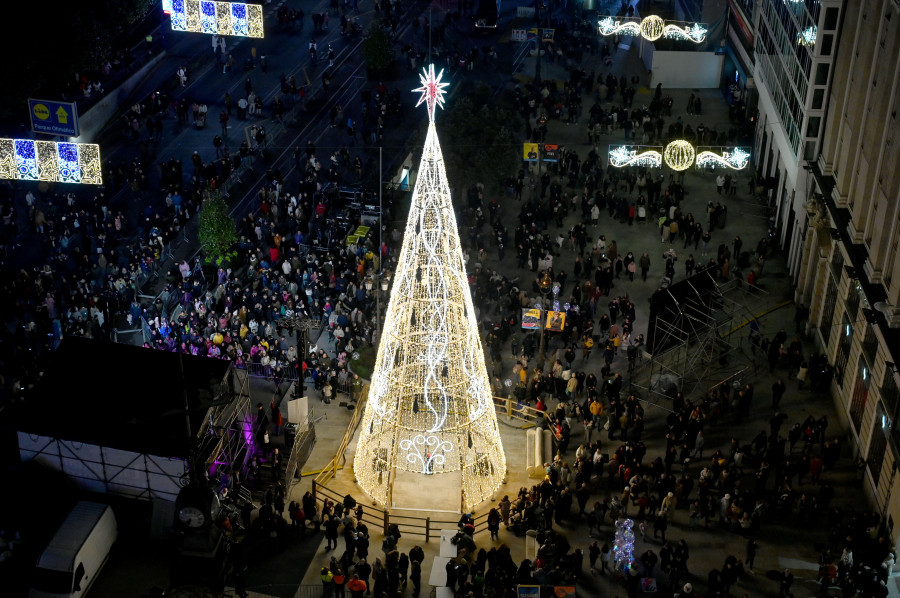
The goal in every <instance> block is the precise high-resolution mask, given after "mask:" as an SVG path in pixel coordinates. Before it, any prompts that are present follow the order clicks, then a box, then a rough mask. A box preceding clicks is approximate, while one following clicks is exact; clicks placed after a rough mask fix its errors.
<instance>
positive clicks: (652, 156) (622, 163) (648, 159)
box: [609, 145, 662, 168]
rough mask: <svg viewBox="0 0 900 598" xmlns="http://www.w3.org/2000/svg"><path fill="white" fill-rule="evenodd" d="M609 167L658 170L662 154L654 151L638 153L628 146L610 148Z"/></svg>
mask: <svg viewBox="0 0 900 598" xmlns="http://www.w3.org/2000/svg"><path fill="white" fill-rule="evenodd" d="M660 149H662V148H660ZM609 165H610V166H613V167H615V168H624V167H626V166H645V167H648V168H659V167H660V166H662V153H660V152H659V151H657V150H655V149H650V150H645V151H643V152H640V153H638V150H636V149H634V148H633V146H628V145H617V146H615V147H612V146H611V147H610V150H609Z"/></svg>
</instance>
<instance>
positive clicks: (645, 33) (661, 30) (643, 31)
mask: <svg viewBox="0 0 900 598" xmlns="http://www.w3.org/2000/svg"><path fill="white" fill-rule="evenodd" d="M597 27H598V29H599V30H600V35H630V36H633V37H637V36H641V37H643V38H644V39H646V40H649V41H651V42H653V41H656V40H658V39H659V38H661V37H664V38H666V39H674V40H683V41H690V42H694V43H695V44H699V43H700V42H702V41H704V40H705V39H706V33H707V31H708V28H707V26H706V25H704V24H703V23H686V22H684V21H664V20H663V19H662V18H661V17H658V16H656V15H650V16H648V17H644V18H643V19H642V20H640V21H638V20H637V19H628V18H622V19H619V18H615V17H604V18H603V19H600V21H598V23H597Z"/></svg>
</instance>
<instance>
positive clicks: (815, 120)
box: [806, 116, 822, 137]
mask: <svg viewBox="0 0 900 598" xmlns="http://www.w3.org/2000/svg"><path fill="white" fill-rule="evenodd" d="M821 125H822V117H821V116H810V117H809V121H808V122H807V123H806V136H807V137H818V136H819V127H820V126H821Z"/></svg>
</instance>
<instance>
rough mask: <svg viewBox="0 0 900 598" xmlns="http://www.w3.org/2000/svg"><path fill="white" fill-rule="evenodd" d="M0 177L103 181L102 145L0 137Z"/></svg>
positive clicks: (76, 181) (85, 182)
mask: <svg viewBox="0 0 900 598" xmlns="http://www.w3.org/2000/svg"><path fill="white" fill-rule="evenodd" d="M0 179H12V180H20V181H50V182H56V183H83V184H85V185H102V184H103V175H102V168H101V165H100V146H98V145H96V144H93V143H68V142H56V141H35V140H33V139H0Z"/></svg>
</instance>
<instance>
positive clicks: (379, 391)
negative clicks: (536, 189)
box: [353, 66, 506, 508]
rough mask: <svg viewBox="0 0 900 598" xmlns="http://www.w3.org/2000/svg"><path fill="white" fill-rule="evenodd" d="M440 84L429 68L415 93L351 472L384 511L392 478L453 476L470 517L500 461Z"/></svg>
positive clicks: (499, 475) (501, 468)
mask: <svg viewBox="0 0 900 598" xmlns="http://www.w3.org/2000/svg"><path fill="white" fill-rule="evenodd" d="M440 78H441V75H440V74H439V75H437V76H435V74H434V68H433V66H429V67H428V68H427V69H425V70H424V76H423V77H422V78H421V80H422V87H420V88H418V89H416V90H414V91H418V92H421V93H422V98H421V100H420V102H419V103H420V104H421V103H423V102H425V103H427V105H428V112H429V124H428V134H427V136H426V139H425V147H424V151H423V154H422V160H421V162H420V164H419V171H418V176H417V179H416V186H415V189H414V191H413V197H412V205H411V207H410V212H409V218H408V220H407V224H406V231H405V235H404V238H403V246H402V248H401V250H400V256H399V260H398V265H397V271H396V273H395V275H394V278H393V288H392V289H391V298H390V301H389V303H388V308H387V312H386V314H385V320H384V328H383V330H384V332H383V334H382V338H381V341H380V344H379V347H378V354H377V357H376V360H375V369H374V371H373V375H372V384H371V386H370V390H369V401H368V404H367V406H366V411H365V414H364V416H363V423H362V430H361V432H360V437H359V441H358V442H357V448H356V454H355V456H354V461H353V464H354V473H355V475H356V478H357V481H358V482H359V484H360V486H361V487H362V488H363V490H364V491H365V492H366V493H368V494H369V495H370V496H371V497H372V498H373V499H375V500H376V501H378V502H380V503H382V504H387V503H388V500H389V497H390V484H391V477H392V475H393V471H394V470H395V469H396V470H403V471H409V472H414V473H419V474H424V475H431V474H440V473H449V472H461V477H462V488H461V492H462V496H461V502H460V504H461V505H464V506H465V507H466V508H471V507H473V506H474V505H476V504H478V503H480V502H481V501H483V500H485V499H486V498H488V497H489V496H490V495H491V494H492V493H493V492H494V491H495V490H496V489H497V488H498V487H499V486H500V484H501V482H502V480H503V477H504V475H505V473H506V457H505V455H504V454H503V447H502V445H501V440H500V432H499V429H498V427H497V415H496V412H495V411H494V408H493V399H492V396H491V388H490V384H489V378H488V375H487V368H486V367H485V364H484V351H483V349H482V346H481V339H480V337H479V334H478V327H477V323H476V321H475V309H474V306H473V303H472V297H471V294H470V292H469V285H468V279H467V277H466V271H465V262H464V261H463V253H462V248H461V246H460V241H459V233H458V231H457V226H456V217H455V215H454V212H453V204H452V201H451V198H450V185H449V183H448V181H447V173H446V169H445V167H444V159H443V156H442V154H441V147H440V144H439V142H438V138H437V131H436V129H435V125H434V111H435V109H436V108H437V107H438V106H441V105H442V102H443V94H444V88H445V87H446V83H441V82H440ZM426 479H427V478H426Z"/></svg>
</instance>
